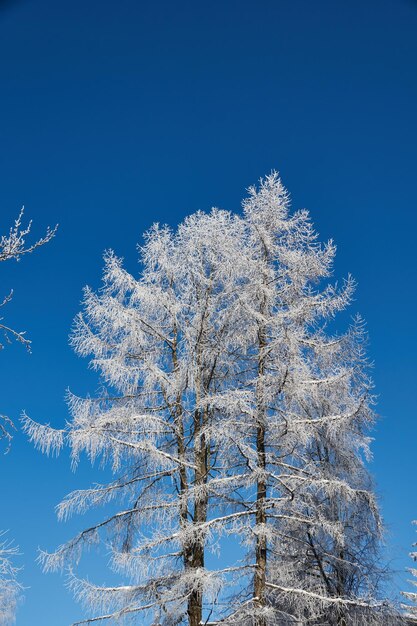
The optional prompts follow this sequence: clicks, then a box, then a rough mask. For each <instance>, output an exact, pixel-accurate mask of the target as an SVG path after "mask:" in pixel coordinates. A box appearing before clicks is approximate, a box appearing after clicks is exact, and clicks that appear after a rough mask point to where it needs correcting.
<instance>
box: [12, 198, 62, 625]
mask: <svg viewBox="0 0 417 626" xmlns="http://www.w3.org/2000/svg"><path fill="white" fill-rule="evenodd" d="M22 219H23V209H22V210H21V212H20V213H19V216H18V217H17V219H16V220H15V222H14V225H13V226H12V227H11V228H10V230H9V232H8V233H7V234H6V235H3V236H1V237H0V262H1V261H9V260H11V259H15V260H16V261H19V260H20V258H21V257H22V256H24V255H25V254H29V253H31V252H33V251H34V250H35V249H36V248H39V247H40V246H43V245H44V244H45V243H47V242H48V241H50V240H51V239H52V237H53V236H54V234H55V232H56V228H54V229H50V228H48V229H47V231H46V234H45V236H44V237H42V238H41V239H38V240H37V241H36V242H35V243H33V244H29V245H27V244H26V237H27V235H29V233H30V230H31V222H29V224H28V225H27V226H26V227H24V226H22ZM12 295H13V293H12V292H10V293H9V294H8V295H7V296H5V297H4V298H3V301H2V302H1V303H0V307H3V306H5V305H6V304H7V303H8V302H10V300H11V298H12ZM0 331H1V332H2V333H3V337H4V341H3V343H4V342H6V343H10V342H11V341H12V340H13V339H15V340H17V341H19V342H20V343H22V344H23V345H24V346H25V347H26V348H27V349H28V350H29V349H30V340H29V339H27V337H26V335H25V332H22V331H17V330H15V329H13V328H12V327H11V326H8V325H6V324H4V323H3V318H0ZM3 347H4V345H3V344H2V343H0V349H1V348H3ZM14 428H15V426H14V424H13V422H12V420H11V419H10V418H9V417H8V416H6V415H0V441H2V442H4V441H5V442H6V451H8V450H9V447H10V442H11V439H12V431H13V430H14ZM16 551H17V549H16V547H13V545H12V544H10V542H7V541H1V542H0V624H1V625H3V624H10V623H12V622H13V621H14V614H15V608H16V602H17V598H18V595H19V592H20V585H19V583H18V581H17V578H16V574H17V569H16V567H15V566H14V565H13V555H14V554H15V553H16Z"/></svg>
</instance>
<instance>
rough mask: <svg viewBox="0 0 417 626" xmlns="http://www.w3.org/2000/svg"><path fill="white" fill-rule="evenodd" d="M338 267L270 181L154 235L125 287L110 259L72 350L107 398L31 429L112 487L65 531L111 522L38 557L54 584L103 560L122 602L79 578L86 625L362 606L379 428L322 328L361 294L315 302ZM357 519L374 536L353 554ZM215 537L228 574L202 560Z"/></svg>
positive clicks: (351, 364) (87, 501) (292, 616)
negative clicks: (102, 545)
mask: <svg viewBox="0 0 417 626" xmlns="http://www.w3.org/2000/svg"><path fill="white" fill-rule="evenodd" d="M334 254H335V247H334V245H333V244H332V242H329V243H328V244H327V245H324V246H321V245H319V244H318V243H317V236H316V234H315V232H314V229H313V227H312V225H311V222H310V218H309V215H308V213H307V212H306V211H300V212H298V213H294V214H293V215H291V214H290V212H289V201H288V195H287V193H286V191H285V189H284V188H283V186H282V184H281V181H280V180H279V178H278V176H277V175H276V174H272V175H270V176H268V177H267V178H266V179H265V180H263V181H261V184H260V186H259V188H251V189H250V190H249V197H248V198H247V199H246V200H245V201H244V204H243V215H242V216H237V215H232V214H230V213H227V212H225V211H218V210H213V211H212V212H211V213H210V214H208V215H206V214H204V213H197V214H196V215H193V216H191V217H190V218H187V219H186V220H185V222H184V223H183V224H181V225H180V226H179V227H178V229H177V230H176V231H175V232H173V231H171V230H170V229H168V228H160V227H158V226H155V227H153V228H152V229H151V230H150V231H149V233H148V234H147V236H146V240H145V245H144V246H143V247H142V248H141V250H140V261H141V273H140V276H139V278H137V279H136V278H134V277H133V276H132V275H130V274H129V273H127V272H126V271H125V270H124V269H123V266H122V262H121V260H120V259H118V258H117V257H115V256H114V254H113V253H108V254H107V255H106V257H105V270H104V276H103V285H102V288H101V289H100V290H99V291H98V292H97V293H94V292H93V291H91V290H90V289H87V290H86V292H85V299H84V310H83V312H82V313H81V314H80V315H79V316H78V318H77V320H76V324H75V329H74V332H73V335H72V344H73V346H74V348H75V350H76V351H77V352H78V353H79V354H80V355H82V356H89V357H90V365H91V367H93V368H94V369H95V370H97V371H98V372H99V373H100V376H101V381H102V386H103V393H102V394H101V395H100V396H99V397H95V398H85V399H83V398H78V397H76V396H74V395H70V396H69V405H70V410H71V415H72V419H71V421H70V422H69V423H68V425H67V427H66V428H65V429H63V430H61V431H59V430H54V429H51V428H49V427H47V426H41V425H39V424H36V423H35V422H33V421H32V420H30V419H29V418H28V417H25V418H24V423H25V428H26V430H27V432H28V433H29V435H30V437H31V438H32V439H33V440H34V442H35V443H36V444H37V445H38V446H39V447H40V448H41V449H43V450H44V451H45V452H49V451H50V450H51V449H55V450H59V449H60V448H61V447H62V445H64V443H68V444H69V446H70V447H71V449H72V454H73V458H74V461H75V462H77V461H78V458H79V456H80V454H81V453H82V452H86V453H87V456H88V457H89V458H90V459H91V461H93V462H94V461H95V460H96V459H98V458H99V457H100V458H101V459H102V461H103V462H104V463H106V462H108V463H110V466H111V468H112V471H113V473H114V480H113V481H112V482H110V483H108V484H104V485H100V486H96V487H94V488H92V489H88V490H84V491H76V492H74V493H72V494H69V496H68V497H67V498H66V499H65V500H64V501H63V502H62V503H61V504H60V505H59V507H58V514H59V516H60V517H61V518H66V517H68V516H69V515H71V514H73V513H82V512H84V511H87V510H89V509H92V508H94V507H96V506H97V505H106V504H108V505H109V506H110V508H111V507H113V508H112V509H111V513H110V514H109V515H108V516H107V517H104V518H103V517H102V518H100V519H99V521H98V522H97V523H96V524H94V525H92V526H90V527H89V528H87V529H85V530H83V531H81V532H80V533H79V534H78V535H77V536H76V537H75V538H73V539H71V540H70V541H68V542H67V543H65V544H63V545H61V546H60V547H59V548H58V550H56V551H55V552H53V553H45V552H43V553H41V561H42V562H43V564H44V567H45V569H46V570H56V569H62V568H65V567H68V566H70V567H71V566H74V565H76V564H77V563H78V562H79V559H80V558H81V554H82V552H83V549H84V548H85V547H88V546H89V545H91V544H93V543H97V542H100V541H103V542H107V544H108V545H109V546H110V550H111V566H112V568H113V569H114V570H115V571H116V572H117V573H118V574H119V575H120V576H121V577H122V579H123V583H122V584H121V585H114V586H111V587H100V586H95V585H94V584H92V583H90V582H87V581H85V580H80V579H79V578H77V577H76V576H75V575H74V574H71V578H70V586H71V587H72V588H73V590H74V592H75V594H76V596H77V597H78V598H79V599H80V600H82V601H84V602H85V604H86V605H87V606H88V607H89V609H90V610H91V609H92V610H93V611H95V617H93V618H91V619H89V620H88V619H87V620H86V622H90V621H92V620H96V621H100V620H106V619H109V620H116V619H118V618H129V617H131V618H132V619H133V621H135V620H136V621H137V623H143V624H153V625H156V624H164V625H166V626H168V625H173V624H185V623H188V624H189V626H198V625H199V624H203V623H207V624H217V623H219V624H220V623H222V624H234V625H238V624H239V625H242V626H246V625H247V626H249V625H250V626H267V625H268V626H269V625H271V626H272V625H273V624H274V625H275V624H279V623H281V624H287V623H288V624H294V623H297V621H298V623H299V622H300V619H301V620H305V622H306V623H315V620H316V621H318V620H319V619H320V618H321V617H323V616H324V617H325V619H327V617H326V616H328V615H330V614H331V615H334V614H336V613H334V611H333V609H332V607H336V609H337V611H338V615H344V614H345V613H346V610H345V609H348V610H350V613H352V612H353V610H357V609H360V610H362V611H363V610H365V609H366V610H367V609H369V607H370V606H371V605H372V607H373V605H374V604H375V602H374V598H373V597H372V594H370V593H367V592H368V591H369V590H370V587H366V586H365V585H364V584H362V585H361V584H356V583H355V584H349V585H348V584H347V575H346V571H347V570H348V567H347V566H348V565H349V568H350V567H351V566H352V569H349V572H350V574H349V575H350V576H351V578H352V574H351V572H352V571H353V569H355V568H356V569H355V571H356V572H357V571H359V569H360V568H361V567H362V566H363V564H364V563H365V561H366V558H367V557H366V558H365V553H366V552H367V548H366V541H367V540H370V537H371V534H372V533H373V532H374V531H375V530H377V531H379V517H378V511H377V507H376V504H375V500H374V497H373V495H372V492H371V490H370V486H369V484H368V482H367V479H366V476H367V475H366V471H365V469H364V465H363V461H362V455H363V453H366V451H367V447H368V438H367V429H368V427H369V426H370V425H371V424H372V420H373V413H372V409H371V404H372V398H371V396H370V386H369V381H368V379H367V377H366V376H364V374H363V371H364V368H363V365H364V357H363V355H362V352H361V350H360V348H359V344H360V342H358V332H359V331H358V329H356V331H354V330H352V331H350V332H348V333H347V334H346V336H342V337H337V336H336V337H333V336H331V333H329V332H328V331H327V327H326V325H327V324H328V323H329V321H331V320H332V318H333V317H334V316H335V315H336V313H337V312H338V311H341V310H343V309H344V308H345V307H346V306H347V305H348V304H349V302H350V299H351V295H352V293H353V288H354V284H353V281H352V279H350V278H349V279H348V280H347V281H346V282H345V284H344V285H342V287H341V288H337V287H336V286H333V285H331V284H327V285H326V284H324V286H323V287H321V286H320V283H321V281H326V280H327V279H328V278H329V277H330V275H331V272H332V263H333V258H334ZM326 455H327V456H326ZM350 472H354V473H356V474H355V475H354V476H351V475H350ZM121 502H123V503H124V508H123V509H121V508H120V503H121ZM106 510H109V508H107V509H106ZM356 510H357V511H362V513H363V515H364V519H365V518H366V521H367V523H369V527H368V528H366V529H364V530H365V531H366V532H365V537H364V540H363V542H362V551H360V550H359V544H358V545H357V546H356V547H357V549H358V551H357V552H356V553H354V551H353V547H352V550H351V551H348V546H347V545H346V544H347V543H349V542H351V541H352V542H353V541H356V538H355V537H354V536H353V533H351V534H350V535H349V530H348V527H347V525H348V522H347V517H348V516H349V515H353V514H354V511H356ZM222 537H227V542H228V544H229V545H233V546H235V552H236V558H235V559H232V561H233V562H230V563H229V562H227V563H225V562H223V563H222V561H221V559H216V558H215V555H214V556H210V551H214V552H216V550H220V548H221V545H222V543H221V541H220V540H221V539H222ZM309 542H310V543H311V544H312V546H311V545H310V546H309ZM287 548H288V549H290V550H291V553H290V554H289V553H288V552H287ZM314 550H316V552H317V555H318V556H317V557H316V558H314V554H313V557H311V554H312V552H314ZM341 551H344V555H345V556H344V558H341ZM324 552H326V554H324ZM327 552H328V553H329V554H327ZM291 554H294V560H293V562H291V559H290V558H289V557H290V556H291ZM331 556H333V558H331ZM324 558H326V559H328V562H327V561H326V564H325V565H324ZM307 559H308V561H307ZM348 559H349V563H348ZM351 559H354V560H355V561H354V563H350V560H351ZM341 563H343V567H342V566H341ZM320 566H322V567H323V569H324V573H325V576H323V575H322V572H321V571H320ZM320 576H321V579H320ZM326 577H327V578H329V580H330V578H331V579H332V581H333V582H334V585H335V588H334V589H333V588H331V586H330V582H329V585H326ZM342 578H343V585H342ZM345 579H346V580H345ZM337 585H339V586H338V587H337ZM336 587H337V589H336ZM366 594H367V595H366ZM373 610H374V607H373ZM375 610H376V609H375ZM343 611H344V612H343ZM329 619H330V618H329ZM327 623H331V622H327ZM332 623H334V622H332Z"/></svg>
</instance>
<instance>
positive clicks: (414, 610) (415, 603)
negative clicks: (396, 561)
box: [401, 521, 417, 618]
mask: <svg viewBox="0 0 417 626" xmlns="http://www.w3.org/2000/svg"><path fill="white" fill-rule="evenodd" d="M413 524H417V521H415V522H413ZM416 547H417V543H414V544H413V548H416ZM410 557H411V558H412V559H413V561H417V552H415V551H413V552H410ZM408 571H409V572H410V574H411V575H412V576H413V579H412V580H410V581H409V582H410V583H411V584H412V585H413V586H414V587H417V569H416V568H414V567H410V568H409V569H408ZM401 593H402V595H403V596H404V597H405V598H407V600H408V601H409V602H411V604H404V605H403V608H404V610H405V611H406V614H407V615H409V616H410V617H414V618H417V593H416V592H414V591H402V592H401Z"/></svg>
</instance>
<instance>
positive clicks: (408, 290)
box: [0, 0, 417, 626]
mask: <svg viewBox="0 0 417 626" xmlns="http://www.w3.org/2000/svg"><path fill="white" fill-rule="evenodd" d="M416 33H417V2H412V1H411V0H349V1H348V0H339V1H338V2H335V1H334V0H316V1H315V2H312V1H311V0H257V2H249V1H247V0H239V1H232V0H210V2H195V1H194V2H192V1H184V2H173V1H172V0H164V1H159V2H145V1H137V0H136V1H134V0H118V1H117V2H109V1H107V0H104V1H103V0H101V1H98V0H89V1H88V2H86V1H85V0H83V1H81V0H71V2H69V1H68V0H61V1H60V2H55V1H52V0H37V1H36V2H35V0H32V1H30V0H26V1H25V0H22V1H16V2H13V1H9V2H1V3H0V108H1V118H0V119H1V122H0V175H1V185H0V210H1V213H0V215H1V223H0V227H1V232H4V231H5V230H6V229H7V228H8V226H9V224H10V223H11V221H12V220H13V218H14V217H15V216H16V214H17V213H18V211H19V208H20V206H21V205H22V204H25V206H26V212H27V216H28V217H30V218H33V220H34V234H35V235H36V234H41V232H42V229H43V228H44V227H46V225H48V224H50V225H53V224H55V223H56V222H59V223H60V229H59V233H58V235H57V237H56V239H55V240H54V241H53V242H52V243H51V244H49V245H48V246H47V247H45V248H43V249H42V250H40V251H38V253H37V254H36V255H34V256H33V257H31V258H25V259H24V260H23V261H22V262H21V263H19V264H16V263H14V264H11V263H10V264H8V265H6V264H4V265H3V266H2V267H1V268H0V269H1V292H2V293H6V292H7V291H8V290H9V289H10V287H14V290H15V297H14V301H13V303H12V304H11V305H9V306H8V307H7V310H5V311H4V314H5V315H6V316H7V321H8V322H13V324H14V326H15V327H18V328H19V329H20V328H22V329H27V331H28V333H29V335H30V338H31V339H32V341H33V354H32V355H28V354H26V352H25V351H24V349H23V348H22V347H21V346H15V345H12V346H8V347H7V348H6V350H4V351H3V353H2V354H1V355H0V357H1V358H0V367H1V385H2V390H1V406H0V409H1V412H2V413H7V414H8V415H10V416H11V417H13V418H15V419H17V417H18V416H19V414H20V412H21V410H22V409H26V411H27V412H28V413H29V414H30V415H31V416H32V417H33V418H35V419H37V420H39V421H50V422H51V423H52V424H54V425H55V426H57V427H59V426H62V425H63V423H64V421H65V419H66V417H67V411H66V406H65V402H64V393H65V389H66V388H67V387H68V386H69V387H70V388H71V389H72V390H73V391H74V392H76V393H79V394H82V393H84V392H86V391H88V390H90V391H94V390H95V388H96V385H97V381H96V379H95V377H94V376H93V374H92V373H91V372H88V371H87V369H86V363H85V362H83V361H82V360H80V359H77V358H76V357H75V356H74V355H73V354H72V352H71V350H70V348H69V347H68V340H67V337H68V332H69V329H70V326H71V322H72V319H73V316H74V315H75V313H76V312H77V311H78V310H79V301H80V298H81V290H82V287H83V286H84V285H85V284H86V283H88V284H90V285H92V286H98V284H99V277H100V272H101V267H102V261H101V255H102V253H103V251H104V250H105V249H106V248H108V247H112V248H114V249H115V250H116V252H117V253H118V254H119V255H122V256H124V257H125V259H126V265H127V267H128V268H129V269H130V270H131V271H133V272H134V271H135V270H136V251H135V245H136V243H137V242H138V241H140V237H141V233H142V232H143V231H144V229H146V228H147V227H148V226H149V225H150V224H151V222H153V221H161V222H169V223H171V224H176V223H177V222H178V221H180V220H181V219H182V218H183V217H184V216H185V215H186V214H187V213H189V212H192V211H195V210H196V209H209V208H210V207H211V206H213V205H217V206H221V207H223V208H228V209H233V210H239V204H240V199H241V197H242V196H243V194H244V190H245V188H246V187H247V186H248V185H250V184H252V183H254V182H255V181H256V180H257V179H258V178H259V177H260V176H262V175H264V174H265V173H267V172H269V171H270V170H271V169H272V168H275V169H278V170H279V171H280V172H281V175H282V178H283V180H284V182H285V184H286V185H287V187H288V188H289V190H290V192H291V194H292V199H293V205H294V208H300V207H306V208H308V209H310V211H311V213H312V216H313V220H314V223H315V225H316V227H317V229H318V231H319V232H320V235H321V238H322V239H323V240H324V239H327V238H329V237H333V238H334V239H335V241H336V243H337V245H338V250H339V252H338V257H337V263H336V275H337V276H338V277H343V276H345V275H346V274H347V272H349V271H350V272H351V273H352V274H353V275H354V276H355V278H356V279H357V281H358V283H359V288H358V291H357V298H356V302H355V303H354V306H353V307H352V313H354V312H356V311H360V312H361V313H362V314H363V315H364V317H365V318H366V320H367V322H368V328H369V332H370V337H371V345H370V352H371V357H372V359H373V360H374V361H375V372H374V375H375V380H376V384H377V392H378V393H379V405H378V410H379V413H380V415H381V419H380V422H379V424H378V427H377V428H376V430H375V433H374V434H375V443H374V446H373V450H374V454H375V460H374V462H373V464H372V471H373V472H374V475H375V477H376V481H377V486H378V492H379V494H380V500H381V505H382V510H383V513H384V515H385V519H386V522H387V525H388V531H389V532H388V535H387V546H388V547H387V550H388V554H389V557H390V558H392V559H393V567H394V568H395V569H397V570H398V572H399V573H398V574H397V575H396V577H395V580H394V584H393V590H394V592H395V591H396V590H397V589H398V588H403V587H404V584H405V583H404V581H405V579H406V578H407V575H406V574H404V573H402V572H403V569H404V568H405V567H406V566H407V565H409V562H408V557H407V552H408V551H409V549H410V544H411V543H412V541H414V539H417V536H415V530H414V529H413V528H412V527H411V525H410V522H411V520H412V519H413V518H417V480H416V467H417V462H416V457H417V454H416V453H417V415H416V401H415V398H416V373H417V372H416V352H417V345H416V344H417V341H416V321H417V310H416V309H417V306H416V284H415V280H416V265H417V264H416V248H417V245H416V229H417V217H416V209H417V180H416V165H417V162H416V157H417V114H416V111H417V36H416ZM0 461H1V474H0V481H1V483H0V488H1V498H0V527H3V528H8V529H10V535H11V536H13V537H14V538H15V540H16V542H17V543H19V545H20V547H21V551H22V552H23V553H24V557H21V558H20V562H21V563H22V564H23V563H24V567H25V569H24V571H23V572H22V574H21V578H22V581H23V582H24V584H25V585H27V586H28V587H30V588H29V589H27V591H26V600H25V603H24V604H23V606H22V607H21V609H20V611H19V614H18V620H17V623H18V625H19V626H35V625H36V626H37V625H38V624H39V625H42V626H68V624H70V623H71V622H72V621H74V620H75V618H77V617H79V616H80V615H81V611H80V609H79V607H78V606H77V605H75V603H74V602H73V600H72V598H71V596H70V595H69V594H68V593H67V592H66V590H65V589H64V587H63V582H64V581H63V579H62V578H61V577H60V576H59V575H51V574H50V575H42V574H41V573H40V570H39V568H38V566H37V565H36V564H35V563H34V559H35V556H36V549H37V546H41V547H43V548H49V549H52V548H54V547H55V546H56V545H57V544H58V543H59V542H61V541H64V540H66V539H67V538H69V537H70V536H71V534H72V533H74V532H75V531H76V530H77V529H80V528H81V524H82V523H83V522H82V520H81V519H75V520H74V521H73V522H71V523H69V524H67V525H64V524H61V523H60V524H59V523H58V522H57V521H56V520H55V515H54V510H53V509H54V505H55V504H56V503H57V502H58V501H59V500H60V499H61V498H62V497H63V496H64V495H65V494H66V493H67V492H68V491H69V490H70V489H73V488H76V487H82V486H87V485H88V484H89V483H90V482H92V481H93V480H97V479H99V478H98V476H97V472H96V471H95V470H94V471H93V470H91V468H90V467H89V466H88V465H87V464H84V465H82V466H81V468H80V469H79V471H78V472H77V474H75V475H74V474H72V473H71V471H70V467H69V463H68V459H67V457H66V456H65V455H64V456H62V457H61V458H59V459H58V460H56V459H48V458H46V457H43V456H42V455H41V454H40V453H37V452H35V451H33V450H32V448H31V446H30V444H28V443H27V442H26V441H25V438H24V437H23V436H22V435H17V436H16V438H15V440H14V445H13V448H12V450H11V452H10V454H9V455H8V456H6V457H4V458H1V459H0ZM100 568H101V566H94V567H93V573H94V574H95V578H96V580H97V581H98V582H105V581H106V580H108V576H107V574H106V572H105V570H103V569H100Z"/></svg>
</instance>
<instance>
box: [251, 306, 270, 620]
mask: <svg viewBox="0 0 417 626" xmlns="http://www.w3.org/2000/svg"><path fill="white" fill-rule="evenodd" d="M263 308H264V307H261V310H262V309H263ZM262 312H263V311H262ZM258 340H259V344H258V347H259V359H258V381H257V390H256V395H257V429H256V451H257V469H258V471H259V470H260V472H261V475H260V477H259V478H258V480H257V490H256V527H257V529H258V531H259V530H260V533H259V534H257V535H256V546H255V576H254V589H253V595H254V600H255V606H257V607H258V608H260V609H261V608H262V607H264V606H265V600H266V597H265V596H266V563H267V543H266V536H265V524H266V510H265V499H266V490H267V483H266V477H265V469H266V458H265V400H264V388H263V387H264V375H265V356H264V351H265V346H266V336H265V329H264V328H263V327H261V328H260V329H259V331H258ZM255 626H266V620H265V618H264V617H260V616H257V617H256V618H255Z"/></svg>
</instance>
